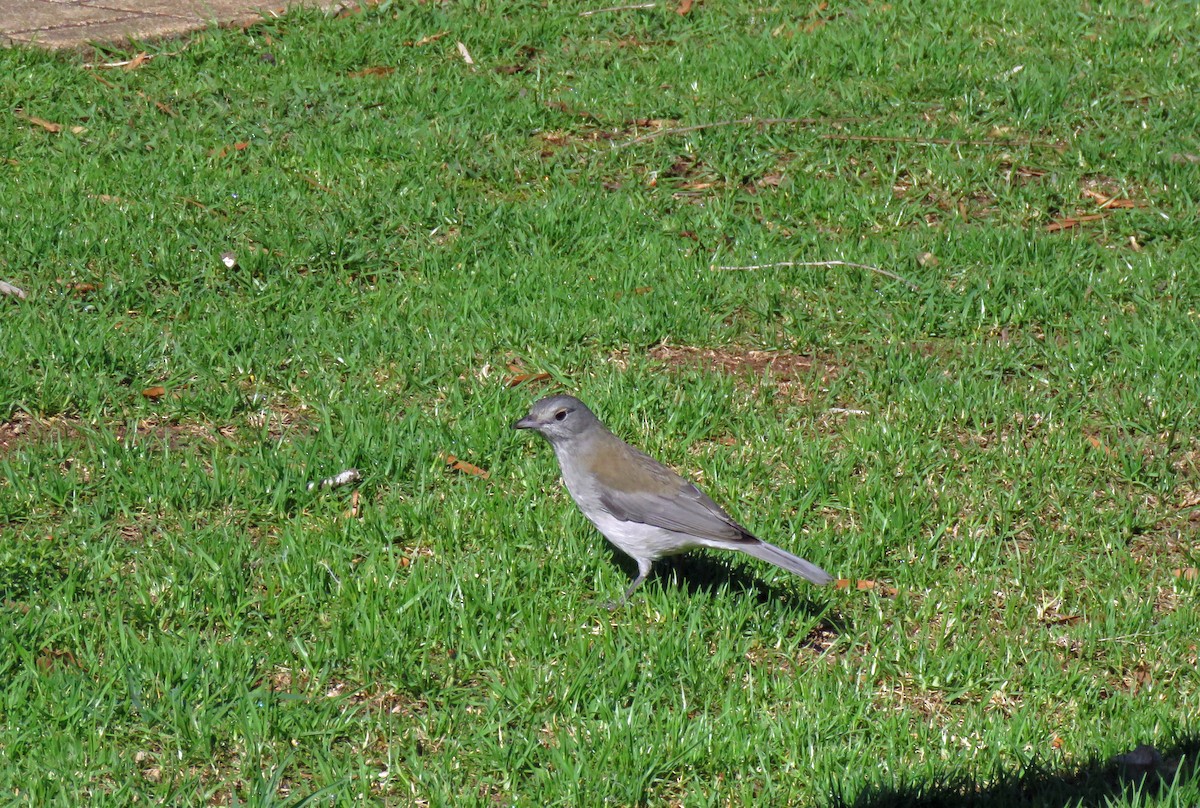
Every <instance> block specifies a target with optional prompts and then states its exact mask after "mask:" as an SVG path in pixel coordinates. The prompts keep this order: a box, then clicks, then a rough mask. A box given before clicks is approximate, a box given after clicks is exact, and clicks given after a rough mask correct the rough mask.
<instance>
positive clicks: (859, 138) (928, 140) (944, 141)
mask: <svg viewBox="0 0 1200 808" xmlns="http://www.w3.org/2000/svg"><path fill="white" fill-rule="evenodd" d="M820 138H821V140H848V141H855V142H860V143H911V144H913V145H914V146H1000V147H1003V148H1005V149H1015V148H1020V147H1023V146H1037V147H1039V148H1043V149H1057V148H1058V146H1057V145H1056V144H1054V143H1045V142H1043V141H1040V140H988V139H984V140H959V139H956V138H952V137H889V136H887V135H839V134H833V133H829V134H824V135H821V136H820Z"/></svg>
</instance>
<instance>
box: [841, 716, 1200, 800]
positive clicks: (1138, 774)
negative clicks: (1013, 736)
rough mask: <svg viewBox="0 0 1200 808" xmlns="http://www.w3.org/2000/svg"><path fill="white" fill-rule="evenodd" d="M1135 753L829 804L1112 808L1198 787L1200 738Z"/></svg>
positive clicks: (903, 787)
mask: <svg viewBox="0 0 1200 808" xmlns="http://www.w3.org/2000/svg"><path fill="white" fill-rule="evenodd" d="M1135 747H1136V748H1135ZM1129 748H1130V751H1129V752H1128V753H1126V754H1123V755H1118V756H1117V757H1115V758H1113V759H1112V760H1101V759H1098V758H1097V759H1094V760H1091V761H1089V762H1087V763H1085V764H1084V765H1082V766H1079V767H1077V768H1074V769H1068V770H1065V771H1056V770H1054V769H1052V768H1051V767H1048V766H1045V765H1043V764H1042V763H1040V762H1037V761H1035V762H1033V763H1030V764H1028V765H1027V766H1025V767H1024V768H1022V769H1021V770H1019V771H1015V772H1010V771H1000V772H997V773H996V776H995V778H994V779H993V780H992V781H991V782H988V783H986V784H980V783H979V782H977V781H975V780H973V779H971V778H969V777H961V776H957V775H952V774H951V775H946V777H944V778H941V779H937V780H928V781H916V780H914V781H912V782H908V783H902V782H894V783H888V784H869V785H867V787H866V788H864V789H863V790H861V791H859V792H858V793H857V794H856V795H855V796H853V797H846V796H843V795H842V794H839V793H837V792H836V791H835V792H834V794H833V795H832V797H831V799H830V800H829V803H828V804H829V806H831V808H952V807H953V808H961V806H989V808H990V807H991V806H996V808H1005V807H1006V806H1022V807H1024V806H1036V807H1037V808H1042V807H1043V806H1044V808H1058V807H1059V806H1061V807H1062V808H1066V806H1072V808H1074V806H1080V808H1106V806H1109V805H1111V804H1112V803H1113V802H1114V801H1117V800H1121V799H1128V798H1130V797H1133V796H1135V795H1137V794H1141V795H1142V796H1143V797H1153V796H1155V795H1163V794H1165V793H1167V792H1169V791H1170V790H1171V789H1172V788H1173V787H1179V786H1183V785H1186V784H1189V783H1193V782H1194V781H1195V779H1196V777H1197V774H1198V773H1200V767H1198V766H1197V765H1196V755H1197V753H1200V736H1197V735H1194V734H1189V735H1186V736H1183V737H1182V738H1181V739H1180V740H1177V741H1174V742H1172V743H1170V744H1169V745H1167V744H1164V745H1163V746H1161V747H1158V748H1157V749H1155V748H1152V747H1149V746H1141V747H1139V746H1138V745H1137V743H1136V742H1131V743H1130V745H1129Z"/></svg>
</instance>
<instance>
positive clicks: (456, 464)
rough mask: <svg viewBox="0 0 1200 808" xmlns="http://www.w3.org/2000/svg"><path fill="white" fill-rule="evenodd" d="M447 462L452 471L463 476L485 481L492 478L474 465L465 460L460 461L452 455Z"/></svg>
mask: <svg viewBox="0 0 1200 808" xmlns="http://www.w3.org/2000/svg"><path fill="white" fill-rule="evenodd" d="M445 460H446V465H447V466H449V467H450V470H451V471H457V472H459V473H461V474H470V475H471V476H472V477H482V478H483V479H485V480H486V479H487V478H488V477H491V476H492V475H491V474H489V473H488V472H487V471H484V470H483V469H481V468H480V467H479V466H477V465H475V464H474V463H468V462H467V461H465V460H459V459H458V458H457V457H455V456H454V455H452V454H447V455H446V457H445Z"/></svg>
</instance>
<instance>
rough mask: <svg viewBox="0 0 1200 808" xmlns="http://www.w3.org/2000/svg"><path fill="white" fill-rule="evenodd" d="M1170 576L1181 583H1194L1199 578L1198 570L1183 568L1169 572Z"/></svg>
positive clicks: (1199, 572) (1199, 570) (1199, 571)
mask: <svg viewBox="0 0 1200 808" xmlns="http://www.w3.org/2000/svg"><path fill="white" fill-rule="evenodd" d="M1171 574H1172V575H1174V576H1175V577H1176V578H1178V579H1180V580H1181V581H1195V580H1196V579H1198V578H1200V569H1196V568H1195V567H1183V568H1182V569H1177V570H1171Z"/></svg>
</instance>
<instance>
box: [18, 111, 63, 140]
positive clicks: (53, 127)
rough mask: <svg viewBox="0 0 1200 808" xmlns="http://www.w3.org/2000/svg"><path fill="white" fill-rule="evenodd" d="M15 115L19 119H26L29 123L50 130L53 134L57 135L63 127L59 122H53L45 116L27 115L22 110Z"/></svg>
mask: <svg viewBox="0 0 1200 808" xmlns="http://www.w3.org/2000/svg"><path fill="white" fill-rule="evenodd" d="M17 117H18V118H20V119H21V120H24V121H28V122H29V123H31V124H33V125H34V126H40V127H41V128H43V129H45V130H46V131H47V132H50V133H52V134H55V135H57V134H58V133H59V132H61V131H62V129H63V127H62V124H61V123H54V122H53V121H48V120H46V119H45V118H39V117H37V116H36V115H27V114H25V113H24V112H18V113H17Z"/></svg>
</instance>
